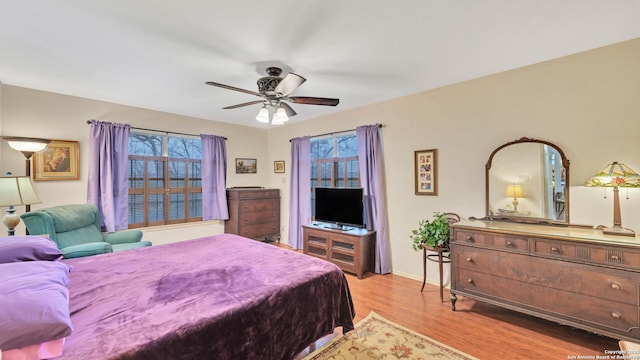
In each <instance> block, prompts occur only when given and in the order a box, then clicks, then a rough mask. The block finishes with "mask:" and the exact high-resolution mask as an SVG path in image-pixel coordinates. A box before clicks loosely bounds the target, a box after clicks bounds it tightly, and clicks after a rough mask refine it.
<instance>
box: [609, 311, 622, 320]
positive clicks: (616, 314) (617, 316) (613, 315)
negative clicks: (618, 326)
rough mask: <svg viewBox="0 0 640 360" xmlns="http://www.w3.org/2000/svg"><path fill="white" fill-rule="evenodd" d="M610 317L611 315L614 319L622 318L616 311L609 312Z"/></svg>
mask: <svg viewBox="0 0 640 360" xmlns="http://www.w3.org/2000/svg"><path fill="white" fill-rule="evenodd" d="M611 317H613V318H614V319H621V318H622V316H621V315H620V313H617V312H614V313H611Z"/></svg>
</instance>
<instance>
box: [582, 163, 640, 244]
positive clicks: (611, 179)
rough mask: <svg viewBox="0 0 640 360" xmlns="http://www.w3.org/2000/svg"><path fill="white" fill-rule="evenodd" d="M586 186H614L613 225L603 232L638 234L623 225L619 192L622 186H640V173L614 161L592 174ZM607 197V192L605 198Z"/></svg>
mask: <svg viewBox="0 0 640 360" xmlns="http://www.w3.org/2000/svg"><path fill="white" fill-rule="evenodd" d="M585 186H596V187H605V188H607V187H612V188H613V227H603V229H602V232H603V233H605V234H608V235H623V236H636V233H635V232H634V231H633V230H631V229H625V228H623V227H622V217H621V216H620V196H619V195H618V193H619V192H620V190H619V188H621V187H626V188H630V187H640V175H638V173H636V172H635V171H633V170H632V169H631V168H630V167H628V166H627V165H625V164H622V163H619V162H617V161H614V162H612V163H611V164H609V165H607V166H606V167H605V168H604V169H602V170H601V171H600V172H599V173H597V174H595V175H594V176H592V177H591V179H589V181H587V183H586V184H585ZM606 197H607V196H606V193H605V198H606Z"/></svg>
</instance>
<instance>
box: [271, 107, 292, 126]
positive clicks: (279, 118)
mask: <svg viewBox="0 0 640 360" xmlns="http://www.w3.org/2000/svg"><path fill="white" fill-rule="evenodd" d="M287 121H289V117H288V116H287V112H286V111H285V110H284V108H282V107H278V110H276V113H275V115H274V120H273V122H272V124H278V125H280V124H284V123H285V122H287Z"/></svg>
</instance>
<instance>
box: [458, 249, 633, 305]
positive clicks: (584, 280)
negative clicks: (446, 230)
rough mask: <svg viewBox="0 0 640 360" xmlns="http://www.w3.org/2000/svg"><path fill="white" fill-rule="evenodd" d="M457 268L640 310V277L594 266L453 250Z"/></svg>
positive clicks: (491, 251)
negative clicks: (637, 307) (600, 299)
mask: <svg viewBox="0 0 640 360" xmlns="http://www.w3.org/2000/svg"><path fill="white" fill-rule="evenodd" d="M452 253H454V254H453V256H452V259H453V261H454V262H455V264H454V265H455V266H456V267H458V268H460V269H464V270H468V271H469V272H471V273H483V274H489V275H493V276H497V277H500V278H503V279H509V280H517V281H521V282H524V283H531V284H534V285H536V286H544V287H548V288H553V289H559V290H565V291H568V292H573V293H577V294H583V295H586V296H593V297H598V298H602V299H606V300H611V301H616V302H619V303H623V304H629V305H635V306H640V289H639V286H638V283H640V276H638V275H635V276H632V277H630V276H629V274H626V273H624V272H622V271H616V270H607V271H604V270H603V269H600V268H597V267H593V266H590V265H580V264H572V263H562V262H557V261H554V260H548V259H541V258H535V257H531V256H526V255H519V254H512V253H505V252H499V251H494V250H488V249H478V248H472V247H465V246H454V247H452Z"/></svg>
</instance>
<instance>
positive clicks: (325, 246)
mask: <svg viewBox="0 0 640 360" xmlns="http://www.w3.org/2000/svg"><path fill="white" fill-rule="evenodd" d="M326 225H327V224H323V223H313V224H310V225H303V226H302V239H303V240H302V241H303V252H304V253H305V254H307V255H311V256H315V257H317V258H320V259H324V260H327V261H330V262H332V263H334V264H336V265H338V267H339V268H340V269H342V270H343V271H346V272H350V273H353V274H356V275H357V276H358V279H362V275H363V274H364V273H366V272H367V271H373V265H374V252H373V250H374V245H375V234H376V232H375V231H368V230H366V229H360V228H353V229H351V230H339V229H330V228H327V227H326Z"/></svg>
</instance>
